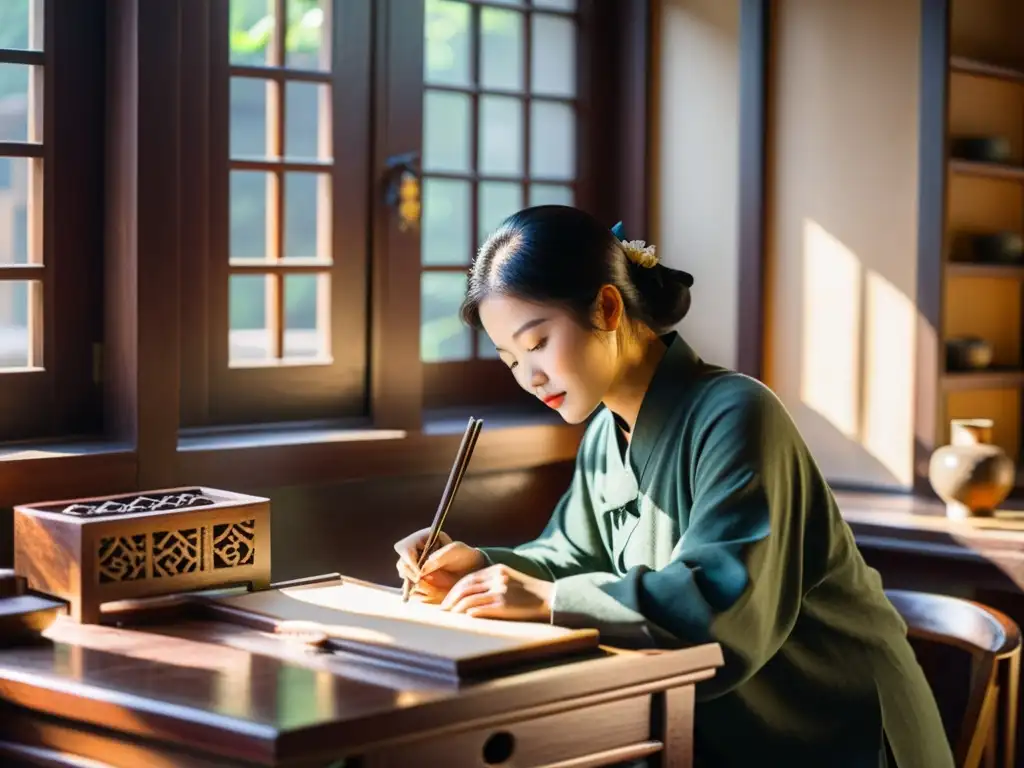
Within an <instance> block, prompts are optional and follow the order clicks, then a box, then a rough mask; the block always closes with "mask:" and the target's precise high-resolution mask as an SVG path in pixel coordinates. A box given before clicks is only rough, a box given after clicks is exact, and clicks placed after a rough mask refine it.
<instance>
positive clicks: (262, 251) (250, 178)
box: [228, 171, 273, 259]
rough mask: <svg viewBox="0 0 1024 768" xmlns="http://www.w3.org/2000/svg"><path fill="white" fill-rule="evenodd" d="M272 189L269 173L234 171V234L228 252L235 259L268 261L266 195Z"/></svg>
mask: <svg viewBox="0 0 1024 768" xmlns="http://www.w3.org/2000/svg"><path fill="white" fill-rule="evenodd" d="M270 189H272V186H271V177H270V174H269V173H262V172H259V171H232V172H231V200H230V203H231V233H230V238H231V241H230V247H229V249H228V252H229V254H230V257H231V258H232V259H265V258H267V256H268V253H267V251H268V246H272V245H273V244H272V243H268V241H267V230H268V229H269V225H270V222H269V221H268V217H267V213H268V210H267V194H268V192H269V190H270Z"/></svg>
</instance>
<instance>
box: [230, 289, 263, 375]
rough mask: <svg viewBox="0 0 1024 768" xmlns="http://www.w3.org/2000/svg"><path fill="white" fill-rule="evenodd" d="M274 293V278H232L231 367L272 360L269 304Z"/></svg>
mask: <svg viewBox="0 0 1024 768" xmlns="http://www.w3.org/2000/svg"><path fill="white" fill-rule="evenodd" d="M273 290H274V278H273V276H272V275H231V277H230V278H229V284H228V312H229V326H228V327H229V330H228V364H229V365H238V364H245V363H252V362H257V361H264V360H268V359H270V356H271V354H270V353H271V350H272V349H273V338H272V334H271V329H270V327H269V324H268V320H270V316H269V313H268V312H267V305H268V304H271V302H272V300H273V295H274V294H273ZM271 306H273V304H271Z"/></svg>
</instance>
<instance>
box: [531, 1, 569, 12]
mask: <svg viewBox="0 0 1024 768" xmlns="http://www.w3.org/2000/svg"><path fill="white" fill-rule="evenodd" d="M533 6H534V8H550V9H551V10H553V11H575V10H576V0H533Z"/></svg>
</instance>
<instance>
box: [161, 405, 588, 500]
mask: <svg viewBox="0 0 1024 768" xmlns="http://www.w3.org/2000/svg"><path fill="white" fill-rule="evenodd" d="M470 415H474V416H477V417H478V418H483V419H484V428H483V430H482V431H481V433H480V438H479V441H478V443H477V447H476V449H475V451H474V454H473V461H472V464H471V471H472V472H474V473H476V472H501V471H514V470H521V469H531V468H533V467H538V466H543V465H545V464H552V463H557V462H561V461H571V460H573V459H575V457H576V449H577V448H578V446H579V442H580V438H581V437H582V436H583V426H582V425H580V426H573V425H567V424H565V423H564V422H563V421H562V420H561V419H559V418H558V417H557V415H556V414H553V413H544V412H538V411H537V410H536V409H519V408H517V409H514V410H512V409H507V408H505V409H501V408H473V409H468V408H458V409H445V410H443V411H441V410H439V411H430V412H426V413H425V414H424V420H423V427H422V429H421V430H419V431H416V432H406V431H403V430H382V429H373V428H372V427H367V426H365V425H354V426H352V427H350V428H346V427H344V426H341V427H338V426H334V427H331V426H325V425H321V426H305V427H301V428H294V429H284V428H282V429H253V430H245V431H237V432H234V433H217V434H206V435H203V434H191V435H186V436H183V437H182V438H181V439H179V443H178V468H177V477H179V478H181V480H182V483H183V484H193V483H195V484H198V485H207V486H214V487H224V488H229V489H247V488H249V489H253V488H255V489H259V488H272V487H274V486H279V485H302V484H312V483H333V482H343V481H346V480H359V479H365V478H375V477H388V476H409V475H422V474H446V473H447V472H448V471H449V470H450V469H451V463H452V460H453V459H454V458H455V454H456V452H457V451H458V446H459V441H460V440H461V438H462V433H463V431H464V430H465V426H466V420H467V419H468V417H469V416H470Z"/></svg>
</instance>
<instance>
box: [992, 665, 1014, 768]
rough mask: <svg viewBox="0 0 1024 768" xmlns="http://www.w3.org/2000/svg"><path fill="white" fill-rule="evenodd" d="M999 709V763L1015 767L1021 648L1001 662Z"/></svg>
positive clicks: (1010, 767)
mask: <svg viewBox="0 0 1024 768" xmlns="http://www.w3.org/2000/svg"><path fill="white" fill-rule="evenodd" d="M998 679H999V693H1000V696H1001V701H1000V706H999V711H998V712H997V713H996V719H997V725H996V728H997V730H998V737H999V743H998V746H997V749H998V751H999V752H1000V753H1001V754H1000V755H999V758H1000V759H999V761H998V764H999V765H1000V766H1001V768H1014V765H1015V764H1016V760H1017V728H1018V727H1019V724H1018V722H1017V718H1018V712H1017V697H1018V696H1019V695H1020V649H1018V650H1017V651H1016V652H1015V653H1013V654H1011V655H1010V656H1009V657H1008V658H1005V659H1001V660H1000V663H999V673H998Z"/></svg>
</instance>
